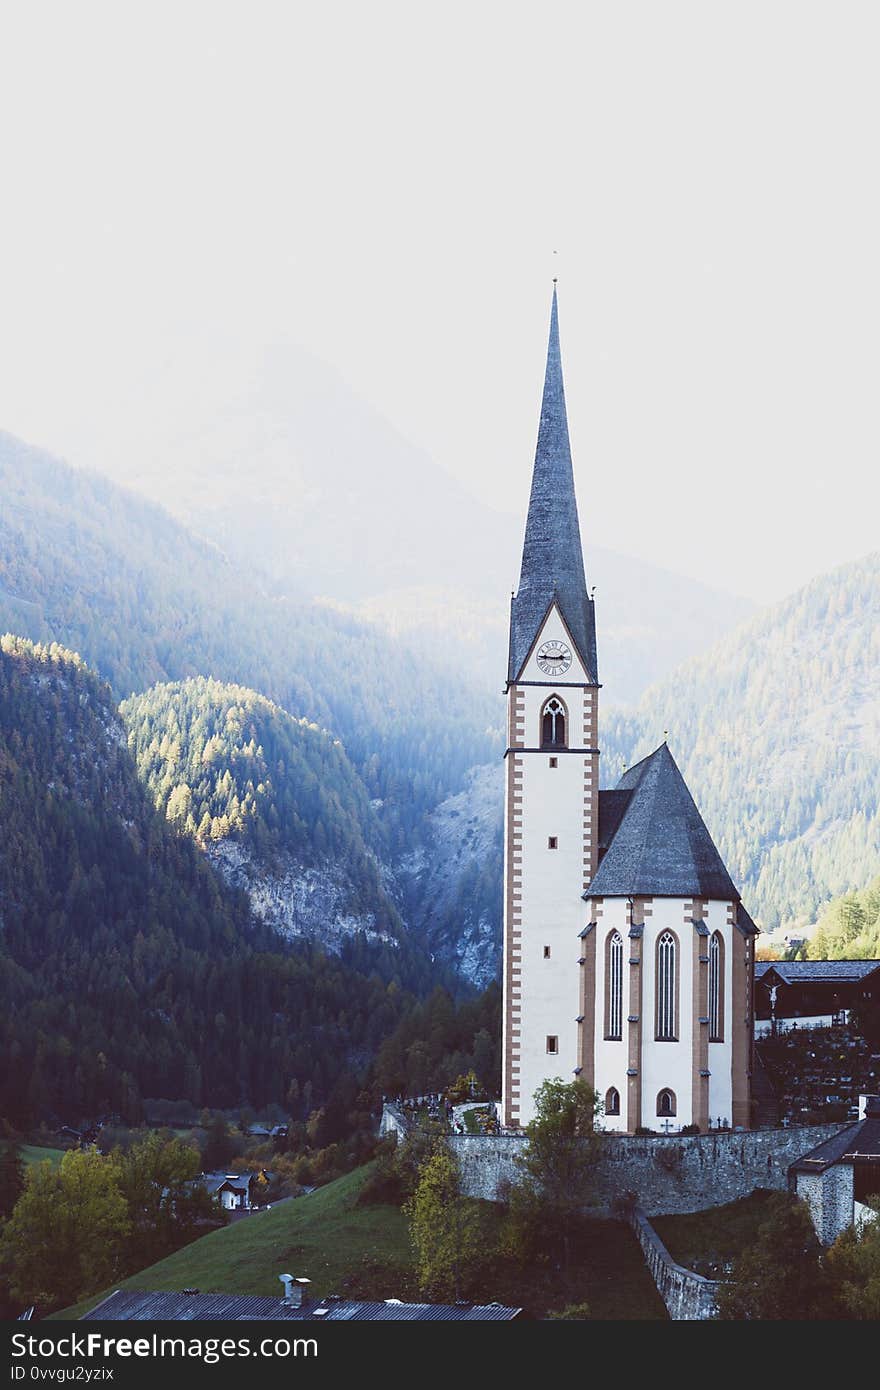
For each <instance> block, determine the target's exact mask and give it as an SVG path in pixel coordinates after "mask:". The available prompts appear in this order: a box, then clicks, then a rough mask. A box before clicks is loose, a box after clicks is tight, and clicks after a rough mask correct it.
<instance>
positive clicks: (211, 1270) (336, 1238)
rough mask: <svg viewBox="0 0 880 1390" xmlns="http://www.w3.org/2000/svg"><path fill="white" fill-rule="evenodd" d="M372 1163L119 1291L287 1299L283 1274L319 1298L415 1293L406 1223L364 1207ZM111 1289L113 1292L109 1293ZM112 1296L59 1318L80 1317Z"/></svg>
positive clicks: (387, 1211) (385, 1210) (195, 1247)
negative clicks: (304, 1282)
mask: <svg viewBox="0 0 880 1390" xmlns="http://www.w3.org/2000/svg"><path fill="white" fill-rule="evenodd" d="M370 1169H371V1165H367V1167H365V1168H359V1169H357V1170H356V1171H355V1172H353V1173H348V1174H346V1176H345V1177H343V1178H339V1179H338V1180H337V1181H336V1182H333V1183H328V1185H327V1186H326V1187H321V1188H318V1190H317V1191H316V1192H312V1193H310V1194H309V1196H307V1197H297V1198H295V1199H294V1200H292V1201H288V1202H280V1203H276V1205H275V1206H273V1207H272V1210H271V1211H263V1212H257V1213H255V1214H254V1215H253V1216H248V1217H245V1218H244V1219H243V1220H241V1221H236V1222H233V1223H232V1225H230V1226H226V1227H224V1228H223V1229H222V1230H219V1231H212V1232H211V1233H210V1235H206V1236H202V1237H201V1239H200V1240H196V1241H193V1243H192V1244H191V1245H185V1246H184V1247H183V1248H182V1249H181V1250H177V1251H175V1253H174V1254H173V1255H169V1256H168V1257H167V1259H164V1260H160V1261H159V1263H158V1264H155V1265H151V1266H150V1267H149V1268H148V1269H144V1270H141V1272H140V1273H139V1274H134V1275H132V1276H131V1277H130V1278H129V1279H123V1280H121V1281H120V1282H119V1283H118V1284H115V1285H114V1288H133V1289H165V1290H173V1289H183V1288H197V1289H200V1290H201V1291H202V1293H212V1292H219V1293H249V1294H270V1295H273V1296H277V1297H280V1296H281V1293H282V1292H283V1290H282V1289H281V1285H280V1283H279V1282H278V1275H279V1274H293V1275H294V1276H295V1277H300V1276H306V1277H307V1278H309V1279H311V1281H312V1290H313V1292H314V1293H315V1294H316V1295H318V1296H323V1295H325V1294H329V1293H339V1294H349V1295H350V1296H351V1297H355V1298H356V1297H360V1296H364V1295H365V1294H366V1293H367V1292H369V1293H370V1294H371V1295H372V1296H374V1297H376V1298H404V1297H406V1296H407V1295H411V1296H414V1295H415V1288H414V1282H413V1275H412V1255H411V1251H410V1244H409V1235H408V1231H407V1223H406V1218H405V1217H404V1216H403V1214H402V1212H400V1211H398V1210H397V1208H396V1207H387V1206H376V1207H366V1206H357V1204H356V1203H357V1195H358V1192H359V1190H360V1188H361V1186H362V1185H363V1183H364V1181H365V1179H366V1177H367V1176H368V1174H369V1172H370ZM109 1292H111V1290H105V1293H109ZM103 1297H104V1294H97V1295H96V1296H95V1297H94V1298H90V1299H86V1300H85V1301H84V1302H83V1303H78V1304H76V1305H75V1306H74V1307H73V1308H67V1309H64V1310H63V1311H62V1312H60V1313H56V1314H55V1315H54V1316H55V1317H57V1318H76V1317H79V1316H80V1314H81V1313H83V1312H85V1311H86V1310H87V1309H88V1308H91V1307H92V1306H93V1305H94V1304H95V1303H97V1302H98V1300H99V1299H100V1298H103Z"/></svg>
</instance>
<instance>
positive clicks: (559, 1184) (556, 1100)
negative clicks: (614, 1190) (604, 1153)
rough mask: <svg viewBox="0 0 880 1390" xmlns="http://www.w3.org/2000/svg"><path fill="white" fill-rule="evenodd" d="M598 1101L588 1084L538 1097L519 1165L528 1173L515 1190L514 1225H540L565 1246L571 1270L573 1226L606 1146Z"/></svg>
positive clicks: (552, 1085) (560, 1084) (564, 1085)
mask: <svg viewBox="0 0 880 1390" xmlns="http://www.w3.org/2000/svg"><path fill="white" fill-rule="evenodd" d="M598 1107H599V1101H598V1097H597V1095H596V1092H595V1091H594V1090H593V1088H592V1086H590V1085H589V1084H588V1083H587V1082H586V1081H583V1080H581V1079H580V1078H578V1080H577V1081H570V1082H565V1081H562V1080H560V1079H559V1078H558V1077H557V1078H556V1079H555V1080H553V1081H545V1082H543V1084H542V1085H541V1086H539V1087H538V1089H537V1091H536V1092H535V1112H536V1113H535V1118H534V1119H533V1120H532V1122H531V1124H529V1125H527V1126H526V1138H527V1140H528V1143H527V1145H526V1149H525V1153H523V1154H522V1155H520V1156H518V1157H517V1159H516V1163H517V1166H518V1167H519V1168H520V1169H521V1171H522V1173H523V1182H522V1187H521V1190H517V1189H516V1188H514V1191H513V1193H512V1194H511V1206H512V1213H513V1217H514V1223H515V1224H516V1222H517V1221H519V1223H520V1224H522V1225H524V1226H525V1227H526V1228H530V1227H531V1226H532V1225H533V1223H534V1222H536V1221H540V1222H541V1223H543V1225H544V1229H545V1234H546V1232H547V1231H550V1232H551V1233H552V1235H553V1236H554V1237H555V1238H556V1239H558V1240H559V1241H560V1242H561V1244H562V1251H563V1263H564V1264H565V1267H566V1268H568V1263H569V1239H570V1232H571V1225H572V1221H573V1220H574V1219H576V1218H577V1216H578V1215H579V1214H580V1213H581V1212H582V1211H583V1209H584V1207H586V1206H588V1205H589V1203H590V1199H591V1193H592V1188H593V1175H594V1171H595V1167H596V1164H597V1162H598V1160H599V1156H600V1152H601V1144H602V1140H601V1137H600V1135H599V1134H598V1132H597V1131H596V1128H595V1118H596V1114H597V1111H598Z"/></svg>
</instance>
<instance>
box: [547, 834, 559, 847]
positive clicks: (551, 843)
mask: <svg viewBox="0 0 880 1390" xmlns="http://www.w3.org/2000/svg"><path fill="white" fill-rule="evenodd" d="M556 846H557V839H556V836H555V835H551V836H549V838H548V840H547V848H548V849H556Z"/></svg>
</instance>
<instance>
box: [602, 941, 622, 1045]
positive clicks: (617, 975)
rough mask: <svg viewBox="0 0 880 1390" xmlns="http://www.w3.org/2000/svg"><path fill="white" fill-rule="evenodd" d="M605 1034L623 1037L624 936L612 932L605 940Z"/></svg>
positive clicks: (612, 1036) (617, 1037)
mask: <svg viewBox="0 0 880 1390" xmlns="http://www.w3.org/2000/svg"><path fill="white" fill-rule="evenodd" d="M605 1036H606V1038H609V1039H612V1040H615V1041H617V1040H619V1039H621V1038H622V1037H623V937H622V936H621V935H620V932H619V931H615V932H611V933H610V934H609V936H608V937H607V938H606V941H605Z"/></svg>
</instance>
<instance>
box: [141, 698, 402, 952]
mask: <svg viewBox="0 0 880 1390" xmlns="http://www.w3.org/2000/svg"><path fill="white" fill-rule="evenodd" d="M120 714H121V716H122V718H123V719H124V721H125V723H126V726H127V728H128V744H129V748H130V750H131V752H132V754H133V755H134V758H135V762H136V765H137V769H138V773H139V775H140V777H141V780H142V781H143V782H144V784H145V785H146V787H147V789H148V791H149V792H150V795H151V796H152V798H153V800H154V802H155V804H156V806H157V808H158V809H159V810H160V811H161V812H162V813H163V814H164V815H165V816H166V818H167V819H168V820H169V821H171V822H172V824H174V825H176V826H177V827H178V828H179V829H181V830H182V831H184V832H185V833H187V834H189V835H191V836H193V837H195V838H196V839H197V840H198V842H199V844H200V845H201V846H202V847H203V848H206V849H207V850H208V852H209V854H210V853H211V852H212V851H214V850H216V849H217V848H218V847H219V846H221V845H222V844H223V842H224V841H227V840H232V841H234V842H235V843H236V844H237V845H238V846H239V847H240V848H241V850H242V851H243V852H244V854H245V855H246V857H247V864H248V869H249V874H250V878H251V881H252V882H253V881H255V882H256V892H255V895H254V900H255V902H257V903H259V902H260V900H261V899H260V888H261V886H263V885H264V884H265V881H266V878H267V877H269V876H271V875H272V874H276V875H277V874H284V873H287V874H288V875H290V874H296V873H297V872H298V871H299V870H302V869H304V868H309V867H312V868H316V869H319V870H320V872H321V875H322V878H323V879H324V880H325V881H326V880H327V879H328V878H330V877H331V876H334V877H336V878H340V879H341V880H342V882H343V884H344V892H343V895H342V897H341V898H340V900H339V902H338V909H339V911H340V913H341V914H343V915H344V916H346V917H349V916H351V915H352V914H353V916H354V920H356V921H361V922H365V923H367V922H368V923H369V926H370V927H371V928H372V929H374V930H375V931H376V932H379V933H388V932H391V933H392V934H393V935H395V936H399V935H400V933H401V929H402V928H401V922H400V917H399V914H398V912H397V909H396V908H395V906H394V904H393V903H392V902H391V900H390V898H389V897H388V895H387V893H386V892H385V889H384V888H383V886H382V881H381V880H382V874H383V860H387V857H388V849H387V843H386V842H387V838H388V834H387V828H386V824H385V822H384V821H383V820H382V819H381V818H380V817H379V816H377V814H376V811H375V810H374V808H373V807H372V805H371V804H370V799H369V797H368V795H367V792H366V788H365V787H364V784H363V782H362V781H361V779H360V777H359V776H358V774H357V772H356V770H355V769H354V768H353V767H352V765H351V762H350V761H349V759H348V757H347V755H346V753H345V750H344V748H343V747H342V745H341V743H340V742H339V740H338V739H336V738H334V737H333V736H332V735H331V734H329V733H327V731H326V730H324V729H320V728H319V727H318V726H317V725H315V724H313V723H311V722H310V721H309V720H306V719H294V718H292V716H291V715H289V714H287V712H286V711H285V710H282V709H280V708H279V707H278V706H277V705H275V704H273V703H272V702H271V701H270V700H267V699H266V698H265V697H264V696H262V695H258V694H257V693H256V692H255V691H253V690H248V689H246V688H245V687H243V686H235V685H225V684H223V683H221V682H219V681H215V680H211V679H207V678H204V677H199V678H195V679H192V680H188V681H182V682H176V683H174V684H171V685H158V686H154V687H153V688H152V689H151V690H148V691H147V692H146V693H145V694H143V695H138V696H133V697H132V698H131V699H130V700H126V701H124V702H123V704H122V705H121V707H120ZM212 857H213V858H214V859H215V861H216V862H218V863H219V864H220V866H221V867H222V866H223V865H224V862H225V861H223V860H222V859H218V857H217V856H216V855H214V856H212ZM286 882H287V883H290V882H291V880H290V878H289V877H288V879H287V880H286ZM285 907H287V908H289V904H285ZM278 925H279V926H283V920H282V921H279V922H278ZM327 927H328V932H323V933H322V931H321V924H320V923H316V924H314V926H313V931H312V934H316V935H317V936H318V937H319V939H320V938H322V937H324V938H325V939H326V938H327V936H328V934H329V935H332V932H330V931H329V929H330V928H331V927H332V924H327Z"/></svg>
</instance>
